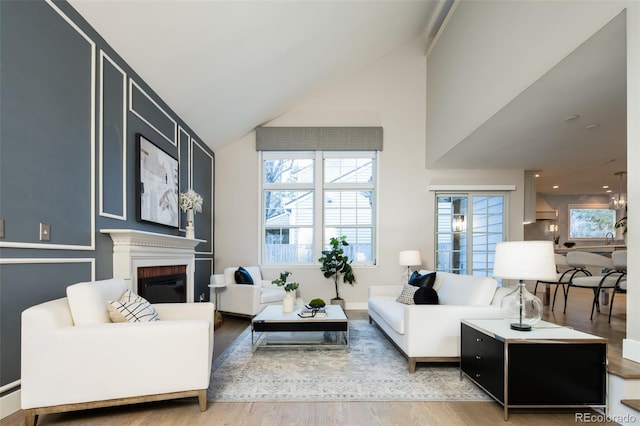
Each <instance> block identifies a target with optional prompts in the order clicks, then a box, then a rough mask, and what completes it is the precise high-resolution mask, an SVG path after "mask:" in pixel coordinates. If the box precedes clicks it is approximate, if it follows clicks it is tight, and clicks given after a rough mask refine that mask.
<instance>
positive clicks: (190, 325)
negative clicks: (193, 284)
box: [21, 279, 213, 425]
mask: <svg viewBox="0 0 640 426" xmlns="http://www.w3.org/2000/svg"><path fill="white" fill-rule="evenodd" d="M126 289H127V287H126V284H125V283H124V281H123V280H121V279H111V280H104V281H96V282H92V283H80V284H76V285H73V286H70V287H68V288H67V297H65V298H62V299H57V300H52V301H50V302H45V303H42V304H39V305H36V306H32V307H31V308H28V309H26V310H25V311H24V312H23V313H22V347H21V361H22V365H21V398H22V400H21V405H22V409H23V410H24V411H25V423H26V425H34V424H35V422H36V421H37V416H38V415H41V414H47V413H56V412H64V411H75V410H82V409H89V408H98V407H105V406H112V405H123V404H131V403H138V402H147V401H159V400H165V399H174V398H184V397H193V396H197V397H198V400H199V404H200V409H201V411H205V410H206V409H207V398H206V390H207V387H208V386H209V380H210V373H211V361H212V356H213V304H211V303H166V304H154V305H153V307H154V308H155V309H156V311H157V313H158V315H159V317H160V321H153V322H136V323H131V322H121V323H112V322H111V321H110V319H109V314H108V309H107V301H108V300H117V299H118V298H119V297H120V296H121V295H122V293H124V291H125V290H126Z"/></svg>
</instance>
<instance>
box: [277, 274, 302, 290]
mask: <svg viewBox="0 0 640 426" xmlns="http://www.w3.org/2000/svg"><path fill="white" fill-rule="evenodd" d="M289 275H291V272H289V271H284V272H281V273H280V278H277V279H275V280H273V281H271V284H275V285H277V286H278V287H284V291H286V292H287V293H289V292H291V291H294V290H296V289H297V288H298V287H299V286H300V284H298V283H296V282H291V283H288V282H287V278H288V277H289Z"/></svg>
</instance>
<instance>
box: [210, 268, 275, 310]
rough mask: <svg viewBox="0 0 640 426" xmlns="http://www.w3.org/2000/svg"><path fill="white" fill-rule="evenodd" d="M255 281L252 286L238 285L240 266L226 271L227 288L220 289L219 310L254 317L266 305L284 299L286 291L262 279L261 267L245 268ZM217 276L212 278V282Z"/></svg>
mask: <svg viewBox="0 0 640 426" xmlns="http://www.w3.org/2000/svg"><path fill="white" fill-rule="evenodd" d="M244 269H246V270H247V271H248V272H249V274H250V275H251V279H252V280H253V285H252V284H238V283H236V280H235V272H236V271H237V270H238V266H230V267H228V268H225V269H224V282H225V284H226V287H224V288H221V289H219V293H218V304H219V306H217V308H216V309H217V310H218V311H220V312H225V313H230V314H235V315H241V316H249V317H254V316H256V315H258V313H259V312H260V311H261V310H262V308H264V307H265V306H266V305H273V304H280V303H282V299H284V295H285V291H284V289H283V288H282V287H278V286H277V285H275V284H272V283H271V280H264V279H262V273H261V272H260V267H259V266H244ZM214 281H215V276H213V275H212V276H211V282H212V283H213V282H214Z"/></svg>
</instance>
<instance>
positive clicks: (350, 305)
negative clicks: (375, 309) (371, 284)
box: [345, 302, 369, 311]
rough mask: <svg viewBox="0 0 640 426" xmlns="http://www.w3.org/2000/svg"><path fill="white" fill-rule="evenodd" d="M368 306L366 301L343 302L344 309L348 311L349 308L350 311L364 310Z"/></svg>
mask: <svg viewBox="0 0 640 426" xmlns="http://www.w3.org/2000/svg"><path fill="white" fill-rule="evenodd" d="M368 307H369V304H368V303H367V302H362V303H346V304H345V309H346V310H347V311H349V310H351V311H366V310H367V308H368Z"/></svg>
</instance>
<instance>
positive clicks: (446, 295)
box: [437, 272, 498, 306]
mask: <svg viewBox="0 0 640 426" xmlns="http://www.w3.org/2000/svg"><path fill="white" fill-rule="evenodd" d="M437 280H439V281H440V287H439V288H438V298H439V300H440V304H441V305H465V306H488V305H489V304H491V301H492V300H493V296H494V294H495V292H496V288H497V287H498V282H497V281H496V280H495V279H493V278H490V277H475V276H472V275H460V274H451V273H448V272H438V278H437Z"/></svg>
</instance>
